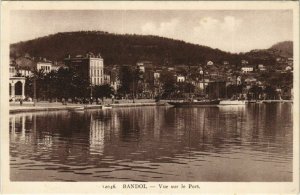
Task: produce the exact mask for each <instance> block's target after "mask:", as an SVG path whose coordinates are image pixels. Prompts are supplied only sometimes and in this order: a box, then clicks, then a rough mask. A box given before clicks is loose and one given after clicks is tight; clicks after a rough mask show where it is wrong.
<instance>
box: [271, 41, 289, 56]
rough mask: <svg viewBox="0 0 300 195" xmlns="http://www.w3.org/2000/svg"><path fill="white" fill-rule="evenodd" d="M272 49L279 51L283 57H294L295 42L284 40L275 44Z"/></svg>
mask: <svg viewBox="0 0 300 195" xmlns="http://www.w3.org/2000/svg"><path fill="white" fill-rule="evenodd" d="M270 49H271V50H276V51H278V53H279V55H281V56H282V57H287V58H292V57H293V42H292V41H283V42H280V43H277V44H275V45H273V46H272V47H271V48H270Z"/></svg>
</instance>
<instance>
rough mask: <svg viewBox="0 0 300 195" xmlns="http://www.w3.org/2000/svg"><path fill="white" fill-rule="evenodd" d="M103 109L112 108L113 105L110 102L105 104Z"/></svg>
mask: <svg viewBox="0 0 300 195" xmlns="http://www.w3.org/2000/svg"><path fill="white" fill-rule="evenodd" d="M102 109H112V106H111V105H110V104H107V105H103V106H102Z"/></svg>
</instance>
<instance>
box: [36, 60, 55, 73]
mask: <svg viewBox="0 0 300 195" xmlns="http://www.w3.org/2000/svg"><path fill="white" fill-rule="evenodd" d="M36 69H37V70H38V71H40V70H43V71H44V73H49V72H51V69H52V62H51V61H47V60H46V59H44V61H39V62H37V64H36Z"/></svg>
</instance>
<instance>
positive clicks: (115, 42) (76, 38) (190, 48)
mask: <svg viewBox="0 0 300 195" xmlns="http://www.w3.org/2000/svg"><path fill="white" fill-rule="evenodd" d="M87 52H93V53H95V54H98V53H101V55H102V57H103V58H104V61H105V64H106V65H112V64H135V63H136V62H138V61H143V60H147V61H152V62H154V63H155V64H157V65H167V66H168V65H178V64H186V65H188V64H191V65H195V64H204V63H205V62H206V61H208V60H212V61H214V62H217V63H221V62H222V61H224V60H226V61H229V62H230V63H231V64H236V65H240V62H241V59H246V60H248V61H249V62H250V63H251V64H257V63H263V64H265V65H272V64H274V62H275V59H276V57H277V56H283V57H291V56H292V53H293V51H292V42H290V41H289V42H281V43H278V44H275V45H274V46H272V47H271V48H269V49H266V50H253V51H250V52H247V53H242V54H232V53H228V52H224V51H221V50H219V49H212V48H210V47H206V46H201V45H196V44H191V43H186V42H184V41H179V40H174V39H168V38H163V37H158V36H144V35H119V34H111V33H107V32H101V31H80V32H64V33H57V34H53V35H49V36H45V37H41V38H37V39H34V40H30V41H25V42H19V43H16V44H12V45H10V55H11V57H18V56H24V55H25V54H29V55H30V56H34V57H43V58H47V59H49V60H56V61H62V60H63V59H64V58H65V57H66V56H67V55H68V54H70V55H71V56H75V55H78V54H85V53H87Z"/></svg>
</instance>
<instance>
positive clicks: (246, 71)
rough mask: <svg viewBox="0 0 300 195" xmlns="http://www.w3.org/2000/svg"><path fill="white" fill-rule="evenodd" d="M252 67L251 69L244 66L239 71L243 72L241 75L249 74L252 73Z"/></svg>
mask: <svg viewBox="0 0 300 195" xmlns="http://www.w3.org/2000/svg"><path fill="white" fill-rule="evenodd" d="M253 70H254V69H253V67H251V66H244V67H242V68H241V71H242V72H243V73H249V72H253Z"/></svg>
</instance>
